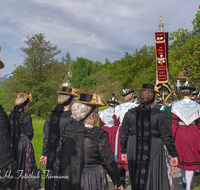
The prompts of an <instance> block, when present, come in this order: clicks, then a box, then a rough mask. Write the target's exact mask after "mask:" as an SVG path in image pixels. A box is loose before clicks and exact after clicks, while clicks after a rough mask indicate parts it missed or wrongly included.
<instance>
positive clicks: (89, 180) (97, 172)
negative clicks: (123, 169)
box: [81, 165, 108, 190]
mask: <svg viewBox="0 0 200 190" xmlns="http://www.w3.org/2000/svg"><path fill="white" fill-rule="evenodd" d="M81 190H108V181H107V177H106V173H105V170H104V168H103V166H101V165H85V166H84V168H83V172H82V176H81Z"/></svg>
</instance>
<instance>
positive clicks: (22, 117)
mask: <svg viewBox="0 0 200 190" xmlns="http://www.w3.org/2000/svg"><path fill="white" fill-rule="evenodd" d="M195 90H196V89H195V88H194V87H193V86H192V84H191V83H189V82H188V81H187V82H186V83H185V84H184V85H182V86H181V87H180V91H181V93H182V95H183V100H180V101H178V100H177V101H175V102H168V104H167V103H166V102H164V100H163V99H162V98H161V97H160V96H159V95H158V94H159V91H158V90H157V88H156V86H155V85H153V84H143V85H142V88H140V89H138V92H139V94H138V95H137V94H136V93H135V91H134V90H133V89H131V88H125V87H123V89H122V91H123V94H122V96H123V98H124V101H125V103H121V104H120V103H119V101H118V100H117V98H116V96H115V95H114V94H112V97H110V98H108V100H107V101H106V103H107V109H104V110H102V111H99V107H101V106H103V105H104V104H103V103H102V99H101V97H100V95H98V94H95V93H94V94H84V93H81V94H80V96H79V95H78V93H77V92H76V90H75V89H73V88H70V87H63V88H62V90H61V91H58V93H59V96H58V99H57V101H58V105H57V106H56V107H55V108H54V109H53V111H52V112H51V114H50V115H48V117H47V118H46V122H45V124H44V128H43V133H44V138H43V150H42V155H41V158H40V162H41V164H43V165H46V170H45V190H108V189H109V185H108V179H107V174H108V175H109V176H110V178H111V180H112V183H113V185H114V188H115V189H120V190H123V189H125V188H126V186H127V179H128V177H127V176H126V173H127V170H128V171H129V180H130V185H131V189H132V190H173V189H174V186H173V180H172V167H173V168H174V167H176V166H177V167H178V168H180V169H181V174H182V179H183V181H182V184H183V187H184V188H186V190H190V189H191V182H192V179H193V175H194V173H195V174H196V175H198V174H199V169H200V105H199V103H198V100H197V98H198V92H196V91H195ZM78 96H79V100H74V99H75V98H78ZM157 96H158V97H157ZM156 97H157V98H156ZM32 101H33V98H32V96H31V94H30V93H28V92H21V93H19V94H18V95H17V98H16V100H15V107H14V108H13V109H12V110H11V114H10V115H9V116H8V117H7V115H6V113H5V112H4V110H3V108H2V107H0V119H1V120H0V122H1V124H0V126H1V130H0V132H1V140H0V143H1V144H0V148H1V149H2V150H1V152H2V153H3V154H5V155H6V156H7V158H8V160H5V156H4V157H2V155H1V156H0V164H1V166H2V165H3V162H4V165H5V167H4V174H5V171H6V169H10V170H12V175H14V176H15V177H14V178H13V179H9V180H7V181H3V180H2V179H0V190H35V189H39V188H40V187H41V186H40V183H41V175H42V171H41V170H40V169H38V168H37V165H36V160H35V154H34V148H33V145H32V143H31V140H32V139H33V136H34V130H33V126H32V119H31V115H30V114H28V113H26V110H27V109H28V105H29V104H30V103H31V102H32ZM98 121H99V123H98V124H97V122H98ZM98 125H99V126H98ZM6 139H9V140H7V141H6ZM169 158H170V159H169ZM6 167H7V168H6ZM5 168H6V169H5ZM19 171H21V172H20V173H19ZM30 174H33V175H34V176H38V174H39V178H38V177H36V178H34V177H33V176H32V177H30V178H24V177H21V176H24V175H30Z"/></svg>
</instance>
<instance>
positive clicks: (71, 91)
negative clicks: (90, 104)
mask: <svg viewBox="0 0 200 190" xmlns="http://www.w3.org/2000/svg"><path fill="white" fill-rule="evenodd" d="M57 92H58V93H59V94H67V95H71V96H74V97H78V93H77V91H76V90H75V89H74V88H69V87H63V88H62V91H57Z"/></svg>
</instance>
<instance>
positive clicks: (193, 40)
mask: <svg viewBox="0 0 200 190" xmlns="http://www.w3.org/2000/svg"><path fill="white" fill-rule="evenodd" d="M192 24H193V30H192V31H188V30H187V29H183V28H182V29H178V30H177V31H175V32H173V33H171V34H170V38H169V39H170V40H171V41H172V43H171V45H170V46H169V60H170V67H171V69H170V71H172V72H173V75H175V76H178V74H179V72H180V71H183V72H184V75H185V76H186V77H188V79H189V81H191V82H194V83H195V84H198V83H199V82H200V6H199V10H198V11H197V14H196V17H195V18H194V19H193V21H192Z"/></svg>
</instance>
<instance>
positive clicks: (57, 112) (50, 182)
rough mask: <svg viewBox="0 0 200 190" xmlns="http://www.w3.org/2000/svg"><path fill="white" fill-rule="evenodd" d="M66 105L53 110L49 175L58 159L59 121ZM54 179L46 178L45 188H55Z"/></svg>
mask: <svg viewBox="0 0 200 190" xmlns="http://www.w3.org/2000/svg"><path fill="white" fill-rule="evenodd" d="M63 108H64V106H63V105H61V104H58V105H57V106H56V107H55V108H54V110H53V111H52V114H51V117H50V123H49V136H48V152H47V165H46V170H47V171H48V172H49V173H46V174H48V175H54V170H53V163H54V162H55V160H56V150H57V147H58V143H59V139H60V129H59V121H60V116H61V114H62V113H63ZM53 186H54V179H53V178H52V179H51V178H46V180H45V189H49V190H50V189H53Z"/></svg>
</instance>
